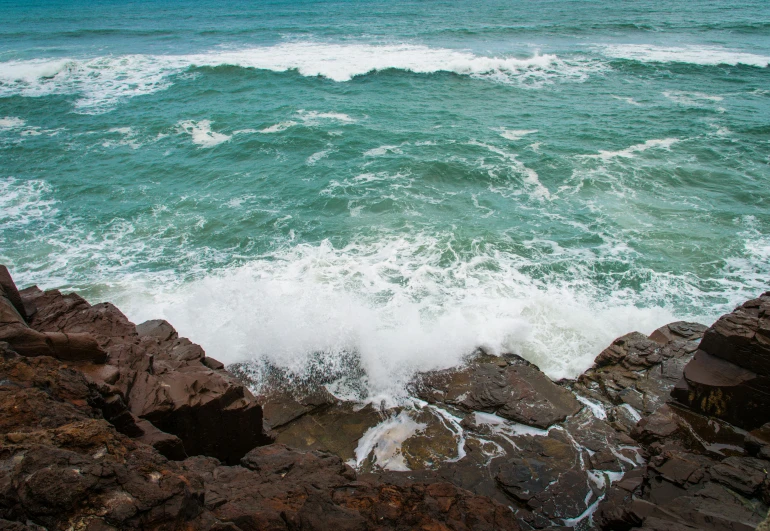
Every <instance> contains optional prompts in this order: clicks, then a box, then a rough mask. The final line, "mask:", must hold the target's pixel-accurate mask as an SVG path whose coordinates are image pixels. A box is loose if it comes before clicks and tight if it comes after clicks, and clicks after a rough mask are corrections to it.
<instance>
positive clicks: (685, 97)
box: [663, 90, 725, 112]
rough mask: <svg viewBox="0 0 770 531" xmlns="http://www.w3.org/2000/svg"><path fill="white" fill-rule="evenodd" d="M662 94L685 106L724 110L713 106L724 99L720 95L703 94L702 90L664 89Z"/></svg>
mask: <svg viewBox="0 0 770 531" xmlns="http://www.w3.org/2000/svg"><path fill="white" fill-rule="evenodd" d="M663 96H664V97H666V98H668V99H669V100H671V101H673V102H674V103H678V104H679V105H683V106H685V107H698V108H711V109H715V110H717V111H719V112H725V109H724V108H723V107H719V106H715V105H716V104H718V103H719V102H721V101H722V100H723V99H724V98H723V97H722V96H716V95H713V94H704V93H703V92H684V91H681V90H670V91H665V92H663Z"/></svg>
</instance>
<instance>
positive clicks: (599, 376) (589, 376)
mask: <svg viewBox="0 0 770 531" xmlns="http://www.w3.org/2000/svg"><path fill="white" fill-rule="evenodd" d="M705 330H706V327H705V326H703V325H700V324H697V323H687V322H683V321H680V322H676V323H671V324H669V325H666V326H663V327H661V328H659V329H658V330H656V331H655V332H653V333H652V334H651V335H650V336H649V337H647V336H645V335H643V334H640V333H638V332H632V333H630V334H626V335H625V336H622V337H619V338H618V339H616V340H615V341H613V342H612V345H610V346H609V347H608V348H606V349H605V350H604V351H602V352H601V353H600V354H599V356H597V358H596V362H595V364H594V367H592V368H591V369H589V370H587V371H586V372H585V373H584V374H582V375H581V376H580V377H579V378H578V380H577V382H576V383H575V384H574V385H573V386H572V388H573V390H574V391H575V392H577V393H579V394H580V395H583V396H585V397H586V398H589V399H591V400H595V401H598V402H600V403H602V404H604V405H605V406H606V407H607V408H608V409H609V410H610V411H609V414H610V416H611V417H612V418H611V419H610V421H611V422H614V425H615V427H617V428H618V429H620V430H623V431H626V432H628V431H630V429H631V428H632V427H633V425H634V424H636V422H637V420H638V418H636V417H635V414H638V415H639V416H641V415H649V414H650V413H652V412H653V411H655V410H656V409H658V408H659V407H660V406H662V405H663V404H664V403H665V402H666V401H667V400H668V398H669V395H670V393H671V390H672V389H673V388H674V386H675V385H676V383H677V382H678V381H679V379H680V378H681V377H682V371H683V369H684V367H685V365H686V364H687V362H689V361H690V360H691V359H692V356H693V354H694V352H695V351H696V350H697V348H698V343H699V341H700V339H701V337H702V336H703V332H704V331H705ZM613 406H615V407H613ZM617 406H627V407H630V408H632V410H631V411H630V413H631V414H630V415H629V414H628V410H627V411H625V412H624V411H623V410H621V409H617V408H616V407H617Z"/></svg>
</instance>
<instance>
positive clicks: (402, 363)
mask: <svg viewBox="0 0 770 531" xmlns="http://www.w3.org/2000/svg"><path fill="white" fill-rule="evenodd" d="M448 245H451V244H448V243H446V242H444V243H442V241H441V240H440V239H438V238H436V237H435V236H429V235H422V236H418V237H417V238H416V239H409V240H407V239H401V238H394V239H389V240H385V241H379V242H376V243H374V242H373V243H370V244H366V245H364V244H355V245H349V246H347V247H345V248H341V249H335V248H334V247H333V246H332V245H331V244H329V243H328V242H325V243H323V244H322V245H319V246H311V245H297V246H295V247H292V248H288V249H286V250H285V251H282V252H279V253H277V254H274V255H272V256H271V257H270V258H269V259H265V260H254V261H251V262H250V263H248V264H247V265H244V266H241V267H237V268H232V269H226V270H222V271H219V272H217V273H213V274H209V275H207V276H205V277H204V278H202V279H200V280H196V281H193V282H190V283H186V284H183V285H178V286H173V287H172V286H168V287H159V286H158V285H153V286H149V285H148V286H147V288H146V290H145V289H144V288H142V289H139V288H137V286H136V285H132V291H130V292H126V293H127V294H128V296H122V295H121V294H120V293H119V292H118V293H117V295H116V296H115V297H113V299H114V300H115V301H116V302H117V303H118V304H119V305H120V307H121V308H122V309H124V310H125V311H126V312H127V313H128V315H129V316H130V317H131V318H133V319H134V320H136V321H142V320H145V319H149V318H159V317H162V318H166V319H168V320H169V321H170V322H172V323H174V325H175V326H176V327H177V328H178V330H179V331H180V333H182V334H184V335H187V336H189V337H191V338H192V339H193V340H195V341H197V342H200V343H201V344H202V345H203V346H204V348H206V350H207V352H209V353H210V354H211V355H212V356H213V357H215V358H218V359H221V361H223V362H226V363H231V362H238V361H248V360H251V359H256V360H262V361H266V362H268V363H269V364H271V365H274V366H278V367H282V368H284V369H286V370H287V371H289V372H290V373H293V374H297V375H298V376H303V375H307V371H309V370H310V371H312V370H317V369H318V367H323V368H324V370H328V371H329V372H338V371H339V370H344V369H345V367H344V366H343V367H341V366H339V364H343V365H349V363H350V362H349V361H346V360H349V357H346V356H344V353H346V352H347V353H355V355H356V357H357V359H358V360H359V361H358V363H359V364H360V367H361V369H362V370H363V371H364V373H365V374H366V376H367V386H368V388H367V389H366V393H368V395H369V396H370V397H374V396H391V397H393V396H399V394H400V393H402V392H403V389H404V385H405V384H406V382H408V381H409V380H410V378H411V377H412V375H413V374H414V372H415V371H425V370H431V369H439V368H446V367H451V366H455V365H457V364H459V363H461V362H462V359H463V357H464V356H465V355H467V354H468V353H470V352H472V351H473V350H474V349H475V348H477V347H478V346H483V347H484V348H485V349H486V350H487V351H490V352H517V353H520V354H522V355H524V356H525V357H526V358H528V359H531V360H532V361H534V362H536V363H538V364H539V365H540V366H541V367H542V368H543V369H544V370H545V371H546V372H547V373H548V374H549V375H551V376H552V377H554V378H560V377H564V376H574V375H576V374H578V373H579V372H581V371H583V370H585V368H587V367H588V366H589V365H590V364H591V363H592V361H593V359H594V358H595V357H596V355H597V353H598V352H600V351H601V349H602V348H604V347H606V345H607V344H609V343H610V342H611V341H612V340H613V339H614V338H615V337H618V336H619V335H622V334H623V333H626V332H628V331H629V330H641V331H644V332H651V331H652V330H653V329H655V328H656V327H658V326H660V325H662V324H664V323H666V322H670V321H672V320H674V315H672V314H671V313H670V312H669V311H667V310H666V309H663V308H650V309H644V308H637V307H636V306H635V305H634V303H633V301H631V300H629V299H628V298H627V297H628V294H627V293H626V292H625V291H623V292H618V293H617V294H612V293H607V292H605V290H603V289H601V288H598V287H597V288H596V291H592V290H589V291H588V292H584V291H583V290H582V289H579V288H578V285H579V284H576V285H574V286H572V285H571V284H570V283H568V282H567V283H559V282H553V283H546V282H542V281H537V280H534V279H532V278H530V277H529V276H527V275H524V274H522V273H521V272H520V268H521V267H522V266H524V263H525V262H522V258H520V257H516V256H512V255H509V254H506V253H495V252H493V253H491V254H483V255H477V256H468V257H465V258H460V257H458V259H457V260H456V261H454V262H453V263H451V264H448V265H447V264H442V263H441V261H442V256H446V253H447V252H448V247H447V246H448ZM139 293H141V294H142V295H141V296H139V295H138V294H139ZM201 315H206V316H207V317H206V319H201Z"/></svg>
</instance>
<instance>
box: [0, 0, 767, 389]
mask: <svg viewBox="0 0 770 531" xmlns="http://www.w3.org/2000/svg"><path fill="white" fill-rule="evenodd" d="M768 62H770V5H769V4H767V2H760V1H747V2H724V1H720V2H702V1H691V0H689V1H686V2H685V1H680V0H674V1H669V2H665V3H661V2H590V1H581V2H577V1H572V2H568V1H567V2H565V1H558V2H537V3H533V2H525V1H516V0H509V1H500V0H480V1H476V2H472V3H471V2H439V1H425V2H417V1H411V2H410V1H390V2H379V1H376V2H358V1H333V2H332V1H302V2H300V1H287V0H280V1H274V2H246V1H238V2H213V1H204V0H201V1H182V2H170V1H168V0H153V1H137V2H113V1H101V2H92V1H89V2H85V1H79V0H78V1H76V0H71V1H36V2H19V1H10V2H9V1H3V2H0V231H1V232H0V262H3V263H6V264H8V265H9V267H10V268H11V269H12V271H13V273H14V275H15V277H16V279H17V281H18V282H19V283H20V284H22V285H27V284H31V283H37V284H39V285H41V286H43V287H46V288H53V287H56V288H60V289H64V290H77V291H78V292H79V293H81V294H83V295H84V296H85V297H86V298H88V299H89V300H91V301H93V302H97V301H100V300H111V301H113V302H115V303H116V304H118V305H119V307H121V308H122V309H123V310H124V311H125V312H126V313H127V314H128V316H129V317H130V318H132V319H133V320H135V321H137V322H138V321H141V320H144V319H148V318H157V317H165V318H167V319H168V320H169V321H171V322H172V323H173V324H174V325H175V326H176V327H177V328H178V329H179V331H180V332H181V333H182V334H184V335H187V336H189V337H191V338H192V339H193V340H195V341H197V342H200V343H201V344H202V345H203V346H204V347H205V348H206V349H207V351H208V353H209V354H210V355H212V356H214V357H216V358H219V359H221V360H222V361H225V362H235V361H245V360H253V361H254V362H255V364H256V366H257V367H262V368H264V367H265V366H277V367H281V368H283V369H286V370H288V371H289V372H290V373H293V374H296V375H299V376H307V375H318V374H321V375H325V376H326V377H327V378H328V379H330V380H334V379H335V378H337V377H338V376H340V375H344V374H348V373H350V374H352V375H353V377H354V378H355V379H356V381H357V384H356V385H355V386H354V387H355V388H356V389H358V392H360V393H363V395H364V396H368V397H369V398H374V397H379V396H391V397H392V396H397V395H398V394H399V393H400V390H401V389H402V387H401V386H402V384H403V382H404V381H405V380H407V379H408V378H409V376H410V375H411V373H412V372H413V371H415V370H421V369H430V368H437V367H446V366H451V365H454V364H457V363H459V362H460V361H461V359H462V357H463V356H464V355H466V354H468V353H470V352H472V351H473V350H474V349H475V348H476V347H479V346H481V347H483V348H485V349H486V350H489V351H492V352H502V351H513V352H517V353H520V354H522V355H524V356H525V357H527V358H529V359H531V360H533V361H535V362H536V363H538V364H539V365H540V366H541V367H542V368H543V369H544V370H546V372H548V373H549V374H550V375H551V376H553V377H557V378H558V377H565V376H574V375H576V374H577V373H579V372H580V371H582V370H584V369H585V368H586V367H588V366H589V365H590V364H591V362H592V361H593V358H594V357H595V356H596V355H597V354H598V352H599V351H600V350H601V349H602V348H603V347H604V346H606V345H607V344H608V343H609V342H610V341H611V340H612V339H613V338H614V337H616V336H618V335H621V334H623V333H626V332H628V331H631V330H640V331H642V332H650V331H652V330H653V329H654V328H655V327H657V326H660V325H662V324H664V323H666V322H669V321H672V320H675V319H698V320H701V321H703V322H706V323H710V322H711V321H712V320H713V319H714V318H715V317H716V316H718V315H720V314H721V313H723V312H725V311H728V310H729V309H731V307H732V306H733V305H735V304H736V303H738V302H740V301H742V300H744V299H746V298H750V297H752V296H755V295H757V294H759V293H760V292H762V291H763V290H765V289H767V288H768V285H769V284H770V282H769V281H768V279H770V208H769V207H770V186H769V185H770V167H769V166H768V165H769V164H770V68H768ZM351 367H352V368H353V369H351ZM348 383H349V382H348ZM349 387H350V386H346V385H342V384H340V385H339V386H338V387H337V390H338V392H339V393H345V392H347V391H349Z"/></svg>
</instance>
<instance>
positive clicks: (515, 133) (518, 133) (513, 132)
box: [494, 127, 537, 141]
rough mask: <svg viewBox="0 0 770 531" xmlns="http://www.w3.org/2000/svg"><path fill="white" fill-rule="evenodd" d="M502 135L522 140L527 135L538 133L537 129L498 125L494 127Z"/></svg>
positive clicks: (510, 138) (509, 138)
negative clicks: (507, 127) (508, 127)
mask: <svg viewBox="0 0 770 531" xmlns="http://www.w3.org/2000/svg"><path fill="white" fill-rule="evenodd" d="M494 130H495V131H497V132H498V133H500V136H501V137H503V138H506V139H508V140H514V141H515V140H521V139H522V138H524V137H525V136H527V135H531V134H534V133H537V129H506V128H505V127H498V128H497V129H494Z"/></svg>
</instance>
